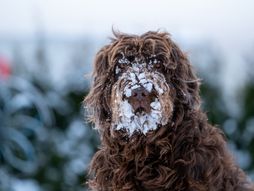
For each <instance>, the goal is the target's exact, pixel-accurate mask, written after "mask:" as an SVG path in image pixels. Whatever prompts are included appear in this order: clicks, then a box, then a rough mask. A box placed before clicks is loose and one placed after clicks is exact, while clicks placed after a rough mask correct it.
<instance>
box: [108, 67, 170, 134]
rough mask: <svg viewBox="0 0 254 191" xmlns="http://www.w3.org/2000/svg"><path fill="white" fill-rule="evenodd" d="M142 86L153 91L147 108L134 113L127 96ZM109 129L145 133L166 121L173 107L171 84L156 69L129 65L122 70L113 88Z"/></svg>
mask: <svg viewBox="0 0 254 191" xmlns="http://www.w3.org/2000/svg"><path fill="white" fill-rule="evenodd" d="M140 87H143V88H145V89H146V90H147V91H148V92H151V91H153V92H155V97H154V99H153V101H152V102H151V103H150V112H149V113H146V112H144V111H141V112H138V113H136V112H135V111H134V109H133V107H132V105H131V104H130V103H129V102H128V98H129V97H130V96H131V95H132V91H133V90H134V89H137V88H140ZM111 105H112V106H113V107H112V127H111V128H112V129H111V130H113V131H115V130H117V131H118V130H125V131H126V132H127V133H128V135H129V136H131V135H133V133H134V132H137V133H142V134H144V135H146V133H148V132H149V131H153V130H156V129H157V128H158V126H163V125H166V124H167V123H168V121H169V119H170V117H171V114H172V111H173V104H172V101H171V97H170V88H169V86H168V84H167V83H166V80H165V78H164V76H163V75H162V74H160V73H159V72H149V71H147V70H141V69H140V68H135V67H133V68H131V69H129V70H128V71H127V72H125V73H123V74H122V76H121V77H120V78H119V79H118V81H117V82H116V83H115V84H114V86H113V88H112V100H111Z"/></svg>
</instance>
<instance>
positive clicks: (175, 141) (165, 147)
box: [84, 32, 254, 191]
mask: <svg viewBox="0 0 254 191" xmlns="http://www.w3.org/2000/svg"><path fill="white" fill-rule="evenodd" d="M114 35H115V38H112V42H111V43H110V44H109V45H106V46H105V47H103V48H102V49H101V50H100V51H99V52H98V53H97V56H96V59H95V65H94V73H93V76H94V82H93V85H92V88H91V90H90V93H89V95H88V96H87V97H86V98H85V101H84V102H85V105H86V107H87V108H88V109H89V110H90V111H92V114H91V116H90V117H91V120H92V121H93V122H94V123H95V127H96V128H97V129H98V130H99V133H100V136H101V147H100V148H99V150H98V151H97V152H96V154H95V155H94V157H93V159H92V162H91V168H90V175H91V179H90V181H89V186H90V188H91V189H93V190H98V191H120V190H121V191H130V190H133V191H152V190H153V191H154V190H155V191H163V190H179V191H180V190H181V191H184V190H186V191H187V190H188V191H231V190H239V191H240V190H241V191H245V190H254V188H253V185H251V183H250V182H249V181H248V180H247V178H246V176H245V174H244V172H243V171H242V170H241V169H240V168H239V167H238V166H237V165H236V164H235V162H234V160H233V158H232V156H231V154H230V153H229V152H228V149H227V148H226V142H225V137H224V134H223V133H222V132H221V130H220V129H218V128H216V127H213V126H212V125H210V124H208V122H207V116H206V114H205V113H204V112H203V111H201V109H200V97H199V85H200V82H199V79H198V78H197V77H196V75H195V74H194V72H193V69H192V67H191V65H190V63H189V60H188V58H187V56H186V55H185V54H184V53H183V52H182V51H181V50H180V49H179V47H178V46H177V45H176V44H175V43H174V42H173V41H172V40H171V39H170V35H169V34H168V33H164V32H147V33H145V34H143V35H141V36H136V35H127V34H123V33H114ZM154 58H156V59H157V61H158V62H157V61H156V62H151V60H152V59H154ZM123 59H125V61H126V62H125V64H126V63H127V64H126V65H123V62H122V60H123ZM126 59H127V60H126ZM134 62H135V64H136V66H139V64H140V63H142V64H144V68H143V69H142V70H144V71H143V72H144V74H145V75H146V77H147V78H150V82H151V83H152V85H153V87H156V86H158V87H160V88H161V89H162V90H163V93H161V94H159V93H158V90H156V88H153V91H154V92H155V95H154V97H156V98H157V99H158V100H159V103H160V105H161V109H160V110H161V115H160V117H161V118H160V119H161V122H160V121H159V122H157V124H158V125H157V127H156V128H154V129H152V130H149V131H147V132H145V133H144V132H142V130H140V129H139V130H135V131H134V132H133V133H131V134H130V132H128V129H126V128H118V127H116V126H117V124H118V123H119V121H120V120H121V117H120V113H119V112H120V109H119V105H120V103H121V102H123V100H126V99H127V98H126V96H124V95H126V94H124V93H123V92H124V91H125V90H126V89H125V88H126V87H127V86H128V85H129V84H128V82H129V81H128V80H127V79H128V75H129V74H128V72H129V73H130V71H132V70H134V69H133V67H134V65H133V64H130V63H134ZM149 63H150V64H151V63H152V64H151V65H150V66H149ZM153 75H154V76H157V77H153ZM149 76H150V77H149ZM156 78H158V79H156Z"/></svg>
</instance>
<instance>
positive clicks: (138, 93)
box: [131, 87, 149, 101]
mask: <svg viewBox="0 0 254 191" xmlns="http://www.w3.org/2000/svg"><path fill="white" fill-rule="evenodd" d="M131 96H132V97H133V98H134V99H137V100H140V101H142V100H143V99H146V98H147V97H148V96H149V92H148V91H147V90H146V89H145V88H143V87H141V88H137V89H134V90H133V91H132V95H131Z"/></svg>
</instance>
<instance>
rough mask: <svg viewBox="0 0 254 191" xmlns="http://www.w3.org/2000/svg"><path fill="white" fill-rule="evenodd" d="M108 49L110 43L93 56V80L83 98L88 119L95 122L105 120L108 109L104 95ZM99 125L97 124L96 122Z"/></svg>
mask: <svg viewBox="0 0 254 191" xmlns="http://www.w3.org/2000/svg"><path fill="white" fill-rule="evenodd" d="M109 49H110V45H107V46H104V47H103V48H102V49H101V50H100V51H99V52H98V53H97V54H96V57H95V61H94V70H93V82H92V86H91V89H90V92H89V94H88V95H87V96H86V98H85V100H84V104H85V107H86V108H87V110H88V112H89V113H90V116H89V117H90V118H89V119H90V120H91V121H92V122H94V123H95V124H96V122H97V121H105V120H106V119H107V118H108V116H107V115H108V112H109V111H110V109H109V106H108V100H107V97H109V96H108V95H106V94H107V93H108V92H107V89H105V88H108V86H107V83H109V82H108V71H109V61H108V59H109V58H108V56H109ZM96 125H99V124H96Z"/></svg>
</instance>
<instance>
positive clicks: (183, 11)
mask: <svg viewBox="0 0 254 191" xmlns="http://www.w3.org/2000/svg"><path fill="white" fill-rule="evenodd" d="M253 7H254V1H252V0H244V1H240V0H209V1H208V0H206V1H204V0H174V1H173V0H124V1H123V0H89V1H88V0H87V1H86V0H0V37H1V36H2V37H3V36H6V35H7V36H10V35H14V36H22V35H28V36H31V35H34V34H35V31H37V30H38V27H43V29H44V31H45V32H46V33H47V34H48V35H61V36H65V35H68V36H74V37H75V36H79V35H86V34H95V35H97V36H98V35H100V36H102V37H104V36H109V35H110V33H111V27H112V26H114V27H115V28H118V29H119V30H121V31H124V32H131V33H142V32H145V31H147V30H156V29H158V28H162V29H165V30H167V31H169V32H170V33H171V34H172V35H173V36H181V37H183V38H187V39H188V38H197V39H198V38H209V39H211V40H212V41H216V42H218V44H220V45H221V46H225V47H240V48H244V47H246V46H247V47H249V46H250V45H251V44H253V42H254V13H253Z"/></svg>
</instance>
